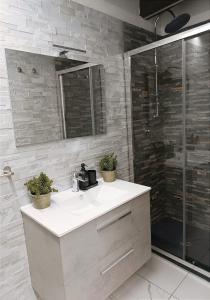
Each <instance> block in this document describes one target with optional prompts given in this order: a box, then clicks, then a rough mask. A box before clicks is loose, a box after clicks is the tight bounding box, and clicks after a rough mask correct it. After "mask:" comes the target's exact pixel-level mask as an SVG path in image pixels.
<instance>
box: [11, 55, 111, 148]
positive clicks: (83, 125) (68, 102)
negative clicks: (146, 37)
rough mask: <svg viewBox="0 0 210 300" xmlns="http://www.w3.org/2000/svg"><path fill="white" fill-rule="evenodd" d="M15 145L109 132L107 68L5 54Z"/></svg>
mask: <svg viewBox="0 0 210 300" xmlns="http://www.w3.org/2000/svg"><path fill="white" fill-rule="evenodd" d="M6 60H7V70H8V79H9V88H10V96H11V103H12V111H13V122H14V131H15V138H16V146H17V147H18V146H23V145H33V144H38V143H44V142H50V141H56V140H61V139H63V138H75V137H83V136H90V135H97V134H103V133H105V132H106V116H105V97H104V68H103V66H102V65H93V64H87V62H84V61H76V60H71V59H67V58H63V57H62V58H61V57H51V56H46V55H40V54H34V53H28V52H23V51H16V50H10V49H6Z"/></svg>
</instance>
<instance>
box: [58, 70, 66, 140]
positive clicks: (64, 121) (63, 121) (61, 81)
mask: <svg viewBox="0 0 210 300" xmlns="http://www.w3.org/2000/svg"><path fill="white" fill-rule="evenodd" d="M58 78H59V83H60V91H61V114H62V124H63V137H64V139H66V119H65V100H64V90H63V75H61V74H60V75H59V76H58Z"/></svg>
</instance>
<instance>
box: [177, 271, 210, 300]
mask: <svg viewBox="0 0 210 300" xmlns="http://www.w3.org/2000/svg"><path fill="white" fill-rule="evenodd" d="M173 296H175V297H177V298H178V299H180V300H210V283H208V282H207V281H205V280H203V279H201V278H199V277H197V276H195V275H193V274H188V275H187V277H186V278H185V279H184V280H183V282H182V283H181V284H180V286H179V287H178V289H177V290H176V291H175V293H174V295H173Z"/></svg>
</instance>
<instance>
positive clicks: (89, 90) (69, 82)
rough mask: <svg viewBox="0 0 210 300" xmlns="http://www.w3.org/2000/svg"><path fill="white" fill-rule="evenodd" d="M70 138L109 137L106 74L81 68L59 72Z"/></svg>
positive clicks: (93, 67) (99, 67)
mask: <svg viewBox="0 0 210 300" xmlns="http://www.w3.org/2000/svg"><path fill="white" fill-rule="evenodd" d="M59 78H60V87H61V89H62V90H63V91H62V92H61V95H63V99H62V100H63V105H64V116H63V117H64V118H65V120H64V123H65V124H64V127H65V129H66V131H65V132H64V135H65V136H66V138H73V137H79V136H88V135H96V134H103V133H105V126H104V125H105V101H104V100H105V98H104V70H103V66H102V65H92V64H89V66H88V67H87V66H86V65H81V66H78V67H76V68H70V69H66V70H64V71H63V73H62V71H60V72H59Z"/></svg>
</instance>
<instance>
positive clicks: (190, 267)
mask: <svg viewBox="0 0 210 300" xmlns="http://www.w3.org/2000/svg"><path fill="white" fill-rule="evenodd" d="M152 250H154V251H155V252H157V253H160V254H162V255H164V256H165V257H168V258H170V259H172V260H174V261H176V262H177V263H179V264H180V265H183V266H185V267H187V268H189V269H191V270H193V271H195V272H196V273H200V274H202V275H203V276H205V277H206V278H208V279H209V278H210V272H208V271H205V270H203V269H201V268H199V267H196V266H195V265H193V264H191V263H189V262H187V261H186V260H183V259H182V258H179V257H177V256H175V255H173V254H170V253H169V252H166V251H164V250H162V249H160V248H158V247H155V246H152Z"/></svg>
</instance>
